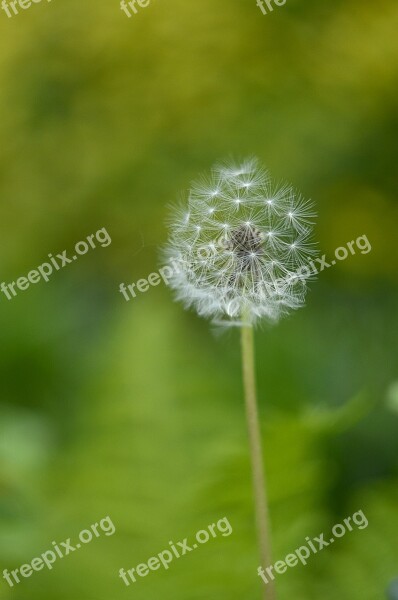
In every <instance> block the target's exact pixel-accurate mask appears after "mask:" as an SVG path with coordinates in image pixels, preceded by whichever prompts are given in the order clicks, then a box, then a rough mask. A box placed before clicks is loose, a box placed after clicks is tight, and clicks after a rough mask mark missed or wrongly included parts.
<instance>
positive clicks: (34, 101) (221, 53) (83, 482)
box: [0, 0, 398, 600]
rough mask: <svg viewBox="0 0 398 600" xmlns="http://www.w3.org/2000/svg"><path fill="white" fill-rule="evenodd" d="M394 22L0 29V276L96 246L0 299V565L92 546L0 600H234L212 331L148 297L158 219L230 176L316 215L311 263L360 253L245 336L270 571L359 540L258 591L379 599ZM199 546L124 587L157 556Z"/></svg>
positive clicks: (302, 13) (235, 556)
mask: <svg viewBox="0 0 398 600" xmlns="http://www.w3.org/2000/svg"><path fill="white" fill-rule="evenodd" d="M397 29H398V6H397V2H396V0H379V1H378V2H376V1H370V0H322V2H319V1H316V0H306V1H305V2H304V1H303V0H287V3H286V5H284V6H281V7H280V8H278V7H276V8H275V10H274V11H273V13H270V14H268V15H262V13H261V11H260V9H259V8H258V7H257V6H256V4H255V1H254V0H251V1H249V0H235V1H234V2H230V1H229V0H201V1H200V2H195V1H194V0H190V1H189V2H188V1H187V0H168V1H167V2H161V1H160V0H152V2H151V4H150V5H149V6H148V7H147V8H145V9H141V10H140V12H139V14H137V15H136V16H134V17H133V18H131V19H128V18H127V17H126V16H125V15H124V14H123V13H122V11H121V10H120V8H119V3H118V1H117V0H107V1H105V0H102V1H94V0H85V1H84V2H81V0H79V1H78V0H68V1H67V2H65V1H61V0H53V1H52V2H51V3H47V2H45V1H44V0H43V2H42V3H38V4H34V5H32V7H31V8H29V10H20V14H19V15H17V16H14V17H13V18H12V19H8V18H7V16H6V14H5V13H4V12H3V11H1V14H0V31H1V36H0V48H1V50H0V109H1V121H0V133H1V150H0V152H1V163H0V193H1V209H0V234H1V254H0V280H1V281H5V282H9V281H15V280H16V278H17V277H20V276H23V275H26V274H27V273H28V272H29V271H30V270H32V269H34V268H35V267H37V265H39V264H41V263H42V262H44V261H45V260H46V259H47V255H48V253H53V254H56V253H58V252H62V250H64V249H68V252H69V251H71V250H73V246H74V244H75V243H76V242H78V241H79V240H82V239H84V238H85V237H86V236H87V235H89V234H92V233H94V232H95V231H96V230H97V229H99V228H101V227H106V228H107V230H108V232H109V234H110V235H111V237H112V244H111V245H110V246H108V247H107V248H98V249H96V250H92V251H90V252H89V253H87V255H85V256H82V257H81V258H80V259H79V260H78V261H76V262H74V263H73V264H71V265H68V266H67V267H66V268H65V269H63V270H62V271H60V272H57V273H55V274H54V276H53V277H52V278H51V279H50V281H49V282H48V283H44V282H42V283H39V284H37V285H35V286H31V287H30V288H29V289H28V290H27V291H23V292H22V291H20V292H19V294H18V296H17V297H16V298H15V299H13V300H12V301H8V300H7V299H6V297H5V296H4V295H3V294H1V297H0V329H1V344H0V381H1V405H0V490H1V495H0V526H1V536H0V559H1V563H0V564H1V571H2V570H3V569H4V568H8V569H14V568H15V567H19V566H20V565H21V564H23V563H26V562H30V561H31V560H32V558H34V557H35V556H38V555H40V554H41V553H42V552H44V551H46V550H47V549H49V548H51V542H52V541H53V540H56V541H62V540H65V539H66V538H69V537H71V538H72V540H73V538H75V539H76V536H77V534H78V533H79V531H80V530H81V529H84V528H87V527H89V526H90V525H91V524H92V523H95V522H96V521H98V519H101V518H102V517H104V516H106V515H109V516H110V517H111V518H112V520H113V522H114V524H115V526H116V530H117V531H116V534H115V535H114V536H112V537H105V536H102V537H101V538H99V539H98V540H93V542H91V544H88V545H87V546H84V547H83V548H82V549H81V550H79V552H75V553H74V554H73V555H70V556H68V557H67V558H65V559H63V560H59V561H58V562H57V563H56V564H55V565H54V569H53V570H52V571H47V569H46V570H45V571H40V572H38V573H34V575H33V576H32V577H30V578H29V579H24V580H23V581H22V582H21V583H20V584H19V585H18V586H15V587H14V588H13V589H11V588H10V587H9V586H8V585H7V583H6V582H5V580H4V579H1V580H0V598H1V600H9V599H11V598H12V599H16V600H25V599H26V600H75V599H78V600H123V599H125V598H132V597H134V598H136V599H137V600H144V599H145V600H152V599H153V600H155V599H158V598H162V599H164V600H180V599H181V600H203V599H206V600H235V599H236V600H255V599H256V598H259V597H260V585H261V583H260V580H259V578H258V576H257V572H256V571H257V566H258V558H257V550H256V542H255V532H254V524H253V507H252V496H251V480H250V464H249V456H248V447H247V439H246V425H245V420H244V408H243V400H242V394H241V379H240V366H239V360H240V357H239V339H238V335H237V333H236V332H232V333H228V334H226V335H222V336H216V335H214V333H213V332H212V331H211V328H210V327H209V325H208V323H207V322H205V321H203V320H200V319H198V318H197V317H196V316H195V314H193V313H188V312H185V311H184V310H183V308H182V307H181V306H179V305H177V304H175V303H173V302H172V298H171V294H170V293H169V291H168V290H167V289H164V287H163V286H160V287H156V288H152V289H151V290H150V291H149V292H148V293H147V294H145V295H142V296H141V297H139V298H137V299H135V300H133V301H131V302H129V303H127V302H126V301H125V300H124V299H123V297H122V295H121V294H120V293H119V291H118V287H119V284H120V282H122V281H123V282H125V283H131V282H133V281H136V280H137V279H139V278H141V277H146V276H147V275H148V274H149V273H151V272H152V271H154V270H156V269H157V261H158V252H159V246H160V245H161V244H162V243H164V241H165V236H166V232H165V227H164V220H165V217H166V214H167V208H166V206H167V204H168V203H170V202H173V201H174V200H175V199H176V198H177V197H178V194H179V192H180V191H181V190H184V189H187V188H188V186H189V182H190V181H191V179H192V178H194V177H196V176H197V174H198V173H199V172H202V171H204V170H208V169H209V167H210V166H211V165H212V164H213V163H214V162H215V161H217V160H218V159H220V158H224V157H226V156H228V155H230V154H233V155H236V156H246V155H247V154H250V155H251V154H255V155H257V156H258V157H259V158H260V160H261V162H263V163H265V164H266V165H267V166H268V167H269V168H270V170H271V172H272V173H273V174H274V176H275V177H276V179H287V180H289V181H291V182H292V183H294V184H295V185H296V186H297V187H299V188H300V189H301V190H302V192H303V193H304V194H305V195H306V196H307V197H311V198H313V199H314V200H315V201H316V204H317V209H318V213H319V220H318V227H317V234H316V235H317V238H318V240H319V243H320V248H321V251H322V253H323V252H325V253H326V254H328V255H329V256H330V254H332V253H333V252H334V249H335V248H336V247H338V246H341V245H344V244H346V243H347V242H349V241H351V240H354V239H356V238H357V237H358V236H360V235H363V234H366V235H367V236H368V239H369V240H370V242H371V244H372V252H371V253H369V254H367V255H361V254H360V253H357V255H356V256H353V257H350V258H348V259H347V260H346V261H345V262H341V263H338V264H337V265H336V266H335V267H334V268H333V269H330V270H328V271H325V272H324V273H322V274H321V275H320V276H319V279H318V281H317V282H315V283H314V284H313V285H312V290H311V293H310V294H309V296H308V303H307V306H306V307H305V308H304V309H302V310H301V311H299V312H297V313H296V314H293V315H291V316H290V317H289V318H287V319H285V320H284V321H283V322H282V323H281V324H280V325H279V326H278V327H272V328H269V327H265V328H263V329H262V330H260V331H259V332H258V333H257V335H256V338H257V340H256V341H257V364H258V379H259V389H260V404H261V408H260V410H261V419H262V425H263V433H264V439H265V455H266V463H267V474H268V480H269V493H270V498H271V517H272V522H273V538H274V540H273V541H274V556H275V560H276V559H278V558H283V557H284V556H286V555H287V554H288V553H290V552H291V551H293V550H294V549H295V548H296V547H298V546H301V545H302V543H303V542H304V540H305V537H306V536H310V537H314V536H318V535H319V534H320V533H321V532H322V531H323V532H325V533H326V532H328V531H329V530H330V529H331V527H332V526H333V525H334V524H335V523H338V522H341V521H342V519H344V518H345V517H347V516H348V515H351V514H352V513H353V512H355V511H357V510H363V511H364V513H365V514H366V516H367V518H368V520H369V527H368V528H367V529H365V530H363V531H356V530H355V531H354V532H352V533H351V534H347V535H346V536H345V537H344V538H342V539H341V540H339V542H338V543H336V544H334V545H333V547H331V548H328V549H325V550H324V551H323V552H322V553H321V554H318V555H317V556H314V557H313V558H312V559H311V560H310V562H309V564H308V566H306V567H302V566H300V567H297V568H295V569H289V571H288V572H287V573H286V574H285V575H282V576H279V577H278V590H279V594H280V600H287V599H288V598H289V599H290V598H293V597H294V598H295V599H296V600H315V599H316V600H318V599H319V598H322V599H324V600H353V599H355V600H356V599H358V600H378V599H382V598H384V597H385V590H386V588H387V586H388V585H389V583H390V582H391V581H392V580H393V579H394V578H396V577H398V551H397V544H398V487H397V483H398V435H397V431H398V369H397V362H398V360H397V333H398V314H397V300H398V294H397V268H398V260H397V256H398V253H397V216H398V210H397V202H396V189H397V187H396V184H397V166H396V150H397V132H398V128H397V125H398V118H397V107H396V102H397V92H398V70H397V60H398V36H397ZM224 516H227V517H228V519H229V521H230V523H231V525H232V526H233V529H234V533H233V535H231V536H230V537H226V538H222V537H220V538H218V539H216V540H213V541H212V542H209V543H208V544H207V545H205V546H203V547H201V548H200V549H198V550H197V551H196V552H195V553H192V554H190V555H189V556H185V557H184V558H182V559H181V560H179V561H177V560H176V561H175V562H174V563H173V564H172V565H171V568H170V570H169V571H168V572H163V571H157V572H154V573H152V574H151V575H150V576H148V577H146V578H144V579H140V580H139V582H137V583H136V584H135V585H134V586H131V587H130V588H126V587H125V586H124V585H123V583H122V581H121V579H119V577H118V570H119V568H120V567H124V568H125V569H128V568H131V567H135V566H136V565H137V564H138V563H141V562H145V561H146V560H147V559H148V558H149V557H150V556H152V555H154V554H157V553H158V552H160V551H162V550H163V549H164V548H165V547H167V545H168V541H169V540H174V541H176V540H180V539H182V538H185V537H189V536H192V535H194V534H195V532H196V531H197V530H198V529H202V528H203V527H206V526H207V525H208V524H210V523H212V522H214V520H215V519H219V518H221V517H224Z"/></svg>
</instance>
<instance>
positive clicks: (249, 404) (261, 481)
mask: <svg viewBox="0 0 398 600" xmlns="http://www.w3.org/2000/svg"><path fill="white" fill-rule="evenodd" d="M243 321H244V325H243V326H242V328H241V335H242V366H243V381H244V390H245V401H246V416H247V424H248V430H249V442H250V453H251V462H252V472H253V488H254V500H255V508H256V524H257V535H258V542H259V550H260V560H261V566H262V567H263V569H265V568H266V567H268V566H271V564H272V562H271V545H270V527H269V515H268V502H267V494H266V487H265V475H264V466H263V453H262V444H261V432H260V423H259V418H258V409H257V394H256V377H255V358H254V336H253V327H252V326H251V325H250V324H247V321H246V320H245V319H243ZM269 579H270V578H269ZM263 599H264V600H276V591H275V585H274V582H273V581H272V579H271V580H270V581H269V583H268V584H266V585H265V587H264V593H263Z"/></svg>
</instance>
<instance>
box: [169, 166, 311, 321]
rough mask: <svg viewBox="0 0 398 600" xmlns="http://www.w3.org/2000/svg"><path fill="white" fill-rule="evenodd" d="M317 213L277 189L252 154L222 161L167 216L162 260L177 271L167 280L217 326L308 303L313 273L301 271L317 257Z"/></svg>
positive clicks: (274, 314)
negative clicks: (175, 265)
mask: <svg viewBox="0 0 398 600" xmlns="http://www.w3.org/2000/svg"><path fill="white" fill-rule="evenodd" d="M314 216H315V214H314V212H313V207H312V203H311V202H309V201H307V200H305V199H304V198H302V196H301V195H300V194H298V193H296V192H295V190H294V189H293V188H292V187H290V186H288V185H283V186H281V187H275V186H274V184H273V183H272V181H271V180H270V177H269V175H268V173H267V171H265V170H264V169H262V168H261V167H260V166H259V165H258V163H257V161H256V160H255V159H249V160H246V161H243V162H242V163H241V164H230V163H224V164H221V165H217V166H215V167H214V168H213V170H212V172H211V175H210V176H209V177H206V178H202V180H200V181H198V182H195V183H193V184H192V190H191V192H190V194H189V199H188V206H187V207H185V208H184V209H181V208H180V209H178V210H177V211H176V212H175V213H174V214H173V216H172V218H171V219H170V238H169V242H168V244H167V246H166V249H165V252H164V260H165V263H166V264H167V262H169V261H170V260H173V259H174V260H175V259H177V260H178V261H179V264H180V268H179V269H178V270H177V271H175V272H174V273H173V276H172V277H171V278H170V279H169V285H170V287H171V288H173V289H174V290H175V292H176V294H177V299H180V300H182V301H183V302H184V303H185V305H186V306H187V307H194V308H195V309H196V310H197V312H198V313H199V314H200V315H201V316H204V317H210V318H212V319H213V320H214V321H215V322H217V323H220V322H223V323H224V324H227V325H228V324H232V325H233V324H237V325H241V324H242V319H243V315H246V318H249V320H250V322H251V323H255V322H256V321H258V320H260V319H263V318H265V319H268V320H271V321H277V320H278V319H279V318H280V317H281V316H283V315H284V314H286V313H288V312H289V310H295V309H297V308H299V307H300V306H302V305H303V304H304V301H305V296H306V291H307V280H308V279H309V276H308V277H307V278H305V277H302V276H301V277H298V276H297V271H298V270H299V269H300V268H303V266H304V265H306V264H309V263H310V261H311V259H313V256H314V254H315V245H314V244H313V242H312V240H311V235H312V228H313V218H314ZM308 272H310V269H308Z"/></svg>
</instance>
